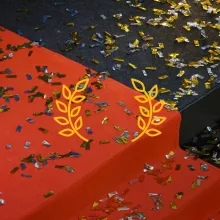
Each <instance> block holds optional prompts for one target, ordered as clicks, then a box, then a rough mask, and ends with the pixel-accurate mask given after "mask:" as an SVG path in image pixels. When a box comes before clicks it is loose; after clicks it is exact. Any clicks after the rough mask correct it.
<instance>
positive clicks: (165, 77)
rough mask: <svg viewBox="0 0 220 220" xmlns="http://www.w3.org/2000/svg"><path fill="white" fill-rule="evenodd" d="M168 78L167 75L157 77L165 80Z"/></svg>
mask: <svg viewBox="0 0 220 220" xmlns="http://www.w3.org/2000/svg"><path fill="white" fill-rule="evenodd" d="M168 77H169V76H168V75H163V76H158V79H167V78H168Z"/></svg>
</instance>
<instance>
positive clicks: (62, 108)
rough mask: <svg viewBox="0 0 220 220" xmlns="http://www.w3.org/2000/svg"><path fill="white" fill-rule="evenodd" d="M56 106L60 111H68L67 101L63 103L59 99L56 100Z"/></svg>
mask: <svg viewBox="0 0 220 220" xmlns="http://www.w3.org/2000/svg"><path fill="white" fill-rule="evenodd" d="M56 106H57V108H58V110H59V111H60V112H62V113H67V106H66V104H65V103H63V102H61V101H59V100H56Z"/></svg>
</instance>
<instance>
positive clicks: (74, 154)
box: [70, 151, 81, 157]
mask: <svg viewBox="0 0 220 220" xmlns="http://www.w3.org/2000/svg"><path fill="white" fill-rule="evenodd" d="M79 156H81V154H80V153H77V152H72V151H71V152H70V157H79Z"/></svg>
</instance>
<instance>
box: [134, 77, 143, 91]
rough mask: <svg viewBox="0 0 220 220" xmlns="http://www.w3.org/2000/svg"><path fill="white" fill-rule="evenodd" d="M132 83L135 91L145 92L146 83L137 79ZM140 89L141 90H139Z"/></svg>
mask: <svg viewBox="0 0 220 220" xmlns="http://www.w3.org/2000/svg"><path fill="white" fill-rule="evenodd" d="M131 83H132V85H133V87H134V89H135V90H136V91H138V92H145V86H144V83H142V82H141V81H140V80H137V79H133V78H132V79H131ZM138 87H139V88H138Z"/></svg>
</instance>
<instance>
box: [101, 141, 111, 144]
mask: <svg viewBox="0 0 220 220" xmlns="http://www.w3.org/2000/svg"><path fill="white" fill-rule="evenodd" d="M109 143H110V140H103V141H100V142H99V144H109Z"/></svg>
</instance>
